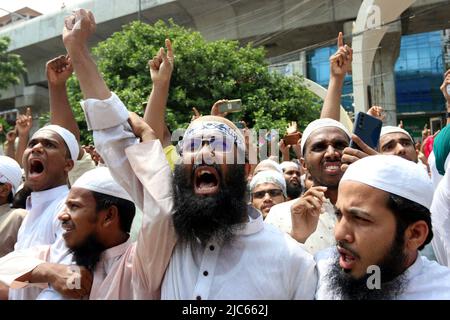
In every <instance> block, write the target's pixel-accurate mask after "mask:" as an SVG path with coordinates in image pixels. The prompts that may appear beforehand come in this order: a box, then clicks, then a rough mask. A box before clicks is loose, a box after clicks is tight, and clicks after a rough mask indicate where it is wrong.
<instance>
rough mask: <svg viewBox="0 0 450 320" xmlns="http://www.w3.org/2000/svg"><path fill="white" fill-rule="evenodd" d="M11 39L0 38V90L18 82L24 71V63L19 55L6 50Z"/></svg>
mask: <svg viewBox="0 0 450 320" xmlns="http://www.w3.org/2000/svg"><path fill="white" fill-rule="evenodd" d="M10 43H11V40H10V39H9V38H8V37H1V38H0V90H3V89H7V88H8V87H9V86H10V85H15V84H18V83H19V82H20V76H21V75H22V74H23V73H25V71H26V70H25V65H24V63H23V62H22V60H21V59H20V56H19V55H17V54H14V53H9V52H7V50H8V47H9V44H10Z"/></svg>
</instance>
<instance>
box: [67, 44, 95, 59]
mask: <svg viewBox="0 0 450 320" xmlns="http://www.w3.org/2000/svg"><path fill="white" fill-rule="evenodd" d="M66 49H67V53H68V54H69V56H70V59H71V60H72V62H74V61H77V60H79V59H80V58H81V59H84V58H90V56H91V55H90V53H89V48H88V47H87V45H86V44H82V45H79V44H72V45H68V46H66Z"/></svg>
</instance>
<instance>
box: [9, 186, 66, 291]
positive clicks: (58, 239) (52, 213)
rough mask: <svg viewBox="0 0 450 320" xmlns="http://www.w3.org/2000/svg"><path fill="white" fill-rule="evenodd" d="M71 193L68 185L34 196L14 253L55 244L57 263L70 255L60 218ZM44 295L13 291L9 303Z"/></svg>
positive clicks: (34, 193) (33, 194) (29, 199)
mask: <svg viewBox="0 0 450 320" xmlns="http://www.w3.org/2000/svg"><path fill="white" fill-rule="evenodd" d="M68 193H69V188H68V187H67V186H66V185H62V186H59V187H56V188H52V189H49V190H44V191H38V192H32V193H31V195H30V196H29V197H28V199H27V203H26V209H27V212H28V213H27V215H26V216H25V218H24V220H23V222H22V225H21V226H20V229H19V232H18V234H17V242H16V245H15V246H14V250H20V249H27V248H31V247H35V246H40V245H51V244H54V246H55V250H54V252H53V255H54V256H55V259H56V260H60V259H59V258H60V257H63V256H66V255H67V248H66V246H65V245H64V240H63V239H62V236H61V235H62V231H63V230H62V228H61V223H60V221H59V220H58V214H59V213H60V212H61V211H62V210H63V209H64V205H65V200H66V197H67V194H68ZM40 292H41V289H38V288H23V289H10V290H9V300H34V299H36V298H37V296H38V295H39V293H40Z"/></svg>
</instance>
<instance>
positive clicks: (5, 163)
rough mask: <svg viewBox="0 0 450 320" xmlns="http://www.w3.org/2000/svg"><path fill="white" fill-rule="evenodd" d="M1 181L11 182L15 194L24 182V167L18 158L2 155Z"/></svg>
mask: <svg viewBox="0 0 450 320" xmlns="http://www.w3.org/2000/svg"><path fill="white" fill-rule="evenodd" d="M0 183H9V184H11V187H12V193H13V195H14V194H15V193H16V191H17V188H19V186H20V184H21V183H22V169H21V168H20V166H19V164H18V163H17V161H16V160H14V159H12V158H10V157H7V156H0Z"/></svg>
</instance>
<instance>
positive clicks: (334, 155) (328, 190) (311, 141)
mask: <svg viewBox="0 0 450 320" xmlns="http://www.w3.org/2000/svg"><path fill="white" fill-rule="evenodd" d="M349 141H350V134H349V132H348V131H347V129H346V128H345V127H344V125H343V124H341V123H340V122H338V121H335V120H332V119H328V118H323V119H318V120H314V121H312V122H311V123H310V124H309V125H308V126H307V127H306V128H305V130H304V132H303V137H302V141H301V150H302V154H303V158H302V159H300V161H301V163H302V166H303V172H306V173H308V174H310V176H311V178H312V180H313V182H314V184H313V186H312V187H311V188H309V190H308V191H306V192H305V193H304V194H303V195H302V196H301V197H300V198H298V199H294V200H291V201H287V202H284V203H282V204H279V205H276V206H273V207H272V208H271V210H270V212H269V214H268V215H267V218H266V220H265V221H266V222H267V223H270V224H273V225H275V226H277V227H278V228H280V229H281V230H283V231H284V232H287V233H289V234H290V235H291V236H292V237H294V238H295V239H296V240H297V241H299V242H302V243H304V244H305V248H306V249H307V250H308V251H309V252H311V253H313V254H314V253H316V252H318V251H320V250H322V249H325V248H327V247H330V246H333V245H334V244H335V241H334V236H333V228H334V225H335V222H336V218H335V215H334V207H333V205H334V204H335V203H336V199H337V187H338V184H339V181H340V180H341V177H342V174H343V173H342V171H341V164H342V163H341V158H342V153H343V150H344V148H346V147H347V146H348V144H349ZM311 215H313V216H315V217H316V218H314V219H310V220H308V221H307V223H308V225H312V226H314V230H315V232H314V233H313V234H311V235H309V236H308V237H304V236H302V233H301V232H300V233H298V232H297V230H298V228H300V229H302V228H304V227H305V226H303V225H302V224H303V218H302V217H303V216H308V217H310V216H311Z"/></svg>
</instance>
